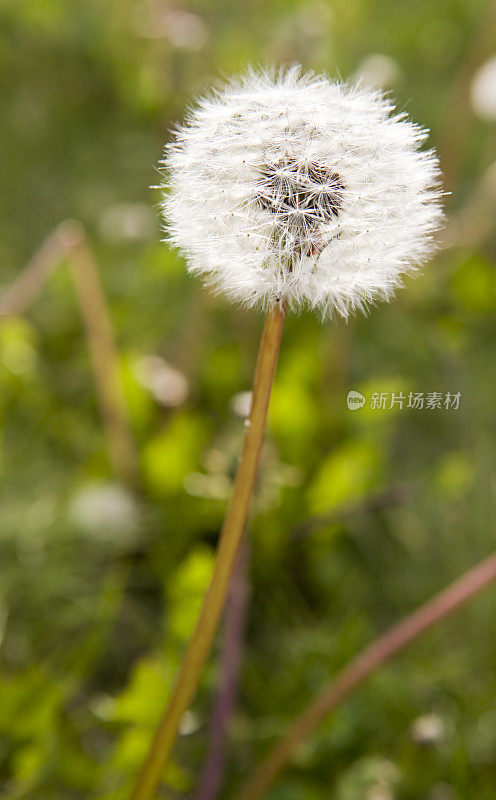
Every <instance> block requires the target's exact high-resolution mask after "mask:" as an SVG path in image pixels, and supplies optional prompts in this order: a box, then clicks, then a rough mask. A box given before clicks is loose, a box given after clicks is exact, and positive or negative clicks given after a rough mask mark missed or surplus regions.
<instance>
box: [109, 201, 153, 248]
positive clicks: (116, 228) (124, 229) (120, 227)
mask: <svg viewBox="0 0 496 800" xmlns="http://www.w3.org/2000/svg"><path fill="white" fill-rule="evenodd" d="M99 224H100V232H101V234H102V236H103V237H104V238H105V239H107V240H108V241H109V242H120V241H134V240H139V239H150V238H151V237H152V236H153V233H154V231H155V224H156V223H155V219H154V218H153V212H152V210H151V209H150V208H149V206H147V205H146V203H116V204H115V205H113V206H109V208H106V209H105V210H104V211H103V212H102V213H101V215H100V219H99Z"/></svg>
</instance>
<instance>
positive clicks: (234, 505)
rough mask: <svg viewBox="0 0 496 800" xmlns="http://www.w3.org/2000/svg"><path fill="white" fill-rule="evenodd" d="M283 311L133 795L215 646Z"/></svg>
mask: <svg viewBox="0 0 496 800" xmlns="http://www.w3.org/2000/svg"><path fill="white" fill-rule="evenodd" d="M284 316H285V309H284V306H283V304H282V303H281V302H279V301H278V302H276V303H275V304H274V306H273V307H272V308H271V310H270V311H269V312H268V314H267V317H266V320H265V326H264V331H263V334H262V340H261V343H260V348H259V352H258V358H257V365H256V368H255V377H254V382H253V394H252V402H251V410H250V415H249V417H248V419H247V421H246V431H245V436H244V441H243V448H242V452H241V458H240V461H239V465H238V469H237V472H236V478H235V481H234V488H233V493H232V496H231V500H230V503H229V506H228V509H227V512H226V517H225V520H224V525H223V527H222V532H221V535H220V539H219V545H218V549H217V556H216V559H215V564H214V571H213V575H212V579H211V582H210V586H209V588H208V589H207V592H206V594H205V598H204V601H203V606H202V609H201V611H200V614H199V617H198V620H197V623H196V627H195V630H194V632H193V635H192V637H191V639H190V642H189V644H188V647H187V649H186V653H185V656H184V659H183V662H182V665H181V668H180V671H179V674H178V676H177V679H176V683H175V686H174V689H173V691H172V694H171V696H170V698H169V700H168V703H167V706H166V708H165V710H164V712H163V714H162V717H161V719H160V721H159V724H158V727H157V729H156V732H155V735H154V737H153V740H152V743H151V746H150V749H149V752H148V755H147V757H146V759H145V762H144V764H143V767H142V769H141V772H140V774H139V776H138V780H137V783H136V786H135V788H134V791H133V793H132V795H131V797H132V800H152V798H153V797H154V795H155V792H156V790H157V787H158V785H159V783H160V779H161V777H162V774H163V771H164V767H165V765H166V764H167V762H168V759H169V757H170V754H171V752H172V748H173V746H174V743H175V741H176V737H177V733H178V729H179V724H180V721H181V717H182V716H183V714H184V712H185V711H187V709H188V708H189V706H190V704H191V702H192V700H193V698H194V696H195V693H196V689H197V687H198V684H199V681H200V678H201V674H202V671H203V667H204V666H205V663H206V661H207V658H208V655H209V653H210V649H211V647H212V642H213V639H214V636H215V632H216V630H217V627H218V624H219V621H220V617H221V614H222V610H223V607H224V603H225V600H226V595H227V592H228V588H229V581H230V578H231V575H232V571H233V568H234V564H235V561H236V556H237V554H238V550H239V547H240V543H241V539H242V536H243V531H244V528H245V525H246V521H247V519H248V514H249V510H250V505H251V500H252V497H253V491H254V488H255V480H256V476H257V472H258V465H259V462H260V455H261V451H262V444H263V439H264V433H265V425H266V419H267V411H268V407H269V399H270V393H271V389H272V382H273V379H274V374H275V370H276V365H277V359H278V354H279V347H280V342H281V336H282V330H283V326H284Z"/></svg>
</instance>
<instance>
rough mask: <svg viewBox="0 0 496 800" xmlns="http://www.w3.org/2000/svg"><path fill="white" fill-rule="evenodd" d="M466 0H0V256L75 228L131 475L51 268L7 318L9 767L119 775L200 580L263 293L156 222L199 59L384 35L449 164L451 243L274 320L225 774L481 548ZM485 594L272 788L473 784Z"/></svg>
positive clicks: (488, 373)
mask: <svg viewBox="0 0 496 800" xmlns="http://www.w3.org/2000/svg"><path fill="white" fill-rule="evenodd" d="M492 5H494V4H492ZM487 7H488V4H487V3H486V2H483V1H482V0H480V2H479V0H471V1H470V2H467V1H466V0H465V2H461V0H443V2H439V3H432V2H428V1H427V0H419V2H416V3H408V2H406V1H405V0H401V1H399V0H394V1H393V0H346V2H345V0H331V1H330V2H324V0H320V1H319V0H310V1H307V2H296V0H291V2H288V0H286V1H285V2H282V0H276V1H275V2H272V3H270V4H267V3H262V2H260V0H252V2H250V3H245V4H240V5H237V4H233V3H231V2H227V0H224V1H222V0H213V1H212V0H210V2H208V3H207V2H205V0H203V1H202V0H197V2H182V3H179V2H178V3H177V4H175V5H173V4H171V3H168V2H165V0H150V1H149V2H146V1H145V2H131V0H120V1H119V2H117V0H105V2H101V1H100V2H97V0H86V2H82V0H73V2H72V3H70V4H68V3H66V2H63V0H22V1H21V2H16V1H15V0H4V2H3V3H2V5H1V7H0V90H1V97H2V110H3V114H2V126H0V153H1V154H2V156H1V157H2V175H3V184H4V192H3V193H2V198H1V200H0V203H1V214H0V283H1V285H2V286H3V288H7V287H8V286H9V285H10V283H11V282H12V281H13V280H14V279H15V278H16V276H17V275H18V274H19V272H20V270H21V268H22V267H23V266H24V264H25V263H26V262H27V261H28V259H29V258H30V256H31V255H32V253H33V252H34V251H35V250H36V248H37V247H38V246H39V244H40V243H41V241H42V240H43V239H44V238H45V237H46V235H47V234H48V233H49V232H50V231H51V230H52V229H53V228H54V227H55V226H56V225H58V224H59V223H60V221H61V220H63V219H65V218H67V217H74V218H77V219H80V220H81V221H82V222H83V223H84V225H85V226H86V227H87V229H88V231H89V238H90V241H91V245H92V247H93V248H94V251H95V254H96V258H97V263H98V265H99V267H100V269H101V276H102V280H103V282H104V286H105V291H106V294H107V296H108V299H109V303H110V311H111V316H112V321H113V324H114V326H115V331H116V337H117V340H118V344H119V351H120V359H121V365H122V375H123V381H124V386H125V391H126V397H127V401H128V406H129V409H130V415H131V420H132V425H133V431H134V435H135V437H136V440H137V443H138V447H139V457H140V464H141V478H142V483H143V489H142V491H141V492H140V493H139V494H136V495H133V494H131V493H130V492H129V491H128V490H127V489H125V488H124V487H123V486H120V485H119V484H118V483H117V481H116V478H115V476H114V474H113V473H112V470H111V466H110V461H109V455H108V452H107V447H106V442H105V437H104V432H103V430H102V426H101V424H100V419H99V413H98V406H97V399H96V392H95V387H94V385H93V383H92V378H91V370H90V365H89V356H88V350H87V342H86V340H85V337H84V333H83V330H82V327H81V323H80V319H79V315H78V313H77V308H76V300H75V298H74V295H73V290H72V286H71V284H70V279H69V277H68V275H67V273H66V272H64V271H63V270H60V271H58V272H56V273H55V274H54V275H53V277H52V278H51V279H50V282H49V283H48V284H47V286H46V287H45V289H44V290H43V293H42V294H41V295H40V297H39V298H38V299H37V300H36V302H35V303H34V304H33V305H32V307H31V308H30V310H29V312H28V314H27V315H26V317H25V318H23V319H4V320H2V321H1V324H0V389H1V391H0V422H1V427H2V434H1V456H0V474H1V483H2V485H1V490H0V492H1V494H0V497H1V506H0V555H1V563H2V581H1V592H0V623H1V624H0V628H1V636H2V653H1V661H0V669H1V682H0V685H1V689H0V695H1V697H0V707H1V708H2V713H1V715H0V769H1V774H2V783H3V788H2V790H1V791H2V792H3V794H2V796H4V797H6V798H26V800H35V799H36V800H40V799H41V800H45V798H46V800H69V799H71V800H72V798H83V797H85V798H86V797H88V796H95V797H98V798H99V800H119V799H120V798H121V797H122V798H124V797H126V792H127V788H126V787H127V786H128V784H129V780H130V778H131V776H132V774H133V771H134V770H135V769H136V766H137V765H138V763H139V760H140V755H141V753H142V752H143V750H144V747H145V746H146V742H147V737H148V735H149V731H150V730H151V727H152V726H153V724H154V720H155V719H156V715H157V713H158V710H159V706H160V704H161V702H162V698H163V696H164V694H165V692H166V691H167V687H168V686H169V685H170V681H171V679H172V676H173V674H174V672H175V670H176V668H177V665H178V661H179V656H180V650H181V647H182V645H183V643H184V642H185V641H186V639H187V637H188V633H189V630H190V628H191V625H192V620H193V618H194V609H195V607H196V606H197V603H198V598H199V597H200V596H201V592H202V590H203V588H204V586H205V584H206V581H207V579H208V572H209V569H210V566H211V561H212V553H213V548H214V545H215V541H216V536H217V532H218V529H219V525H220V522H221V519H222V514H223V508H224V502H225V496H226V493H227V491H228V487H229V480H230V478H231V476H232V472H233V468H234V464H235V460H236V457H237V453H238V451H239V444H240V440H241V435H242V421H241V418H240V417H239V416H238V414H237V412H236V408H239V403H240V402H241V401H242V397H241V398H240V397H239V395H240V393H242V392H244V391H246V389H247V388H248V387H249V383H250V378H251V371H252V366H253V360H254V356H255V351H256V346H257V339H258V335H259V330H260V327H261V320H260V318H259V317H258V316H257V315H256V314H254V313H247V312H244V311H240V310H238V309H235V308H231V307H230V306H228V305H227V304H225V303H224V301H223V300H222V299H213V298H212V297H210V296H209V295H208V293H207V292H206V291H204V290H203V289H201V287H199V286H198V285H197V283H196V282H195V281H194V280H193V279H191V278H190V277H188V276H187V275H186V274H185V271H184V265H183V263H182V261H181V259H180V258H179V256H177V255H176V254H174V253H172V252H170V251H169V250H168V249H167V247H165V246H164V245H162V244H160V243H159V239H160V227H159V222H158V215H157V213H156V209H155V206H156V203H157V199H158V198H157V194H156V192H154V191H153V190H150V189H148V186H150V185H152V184H155V183H156V182H157V172H156V169H155V164H156V163H157V161H158V160H159V158H160V156H161V149H162V145H163V141H164V140H165V138H166V137H167V135H168V134H167V131H168V129H169V128H170V127H171V125H172V124H173V123H174V121H175V120H176V119H178V118H180V117H181V116H182V114H183V112H184V108H185V106H186V105H187V104H188V103H189V102H190V101H191V99H192V98H193V97H194V96H195V95H196V94H197V93H198V92H199V91H201V90H202V89H203V88H204V87H206V86H208V85H209V84H210V82H211V81H212V80H215V79H216V78H217V77H218V76H219V75H223V74H228V73H231V72H233V71H236V70H238V69H242V68H243V67H244V66H245V64H246V63H247V62H255V63H267V62H275V63H282V62H285V61H293V60H300V61H302V62H303V63H304V64H305V66H308V67H312V68H315V69H323V70H326V71H328V72H329V73H330V74H331V75H342V76H343V77H348V76H353V75H355V74H357V73H359V72H360V71H363V70H364V69H365V66H366V63H365V66H364V59H367V58H368V57H369V56H371V55H373V54H377V53H380V54H383V55H386V56H388V58H389V59H390V62H389V66H390V67H391V65H393V67H394V69H392V70H391V69H390V71H389V76H390V79H391V80H392V85H391V86H389V85H388V86H387V88H388V89H391V91H392V93H393V95H394V96H395V97H397V99H398V105H399V107H400V108H404V109H406V110H407V111H408V112H409V113H411V114H412V116H413V117H414V118H415V119H416V120H417V121H419V122H421V123H422V124H425V125H427V126H428V127H430V128H431V130H432V140H433V142H434V144H436V145H438V146H439V148H440V155H441V159H442V161H443V163H445V164H446V165H447V166H448V167H449V168H450V180H451V186H450V188H451V190H452V195H451V197H449V198H448V199H447V211H448V217H449V221H448V227H447V232H446V236H445V239H446V246H445V248H444V249H443V250H442V252H441V253H440V255H439V256H438V257H437V259H436V260H435V261H434V262H433V263H431V264H430V265H429V266H428V267H427V269H426V271H425V273H424V275H422V276H421V277H419V278H417V279H416V280H415V281H410V282H409V285H408V287H407V289H406V290H405V291H404V292H402V293H401V294H400V295H399V297H398V299H397V300H396V301H395V302H394V303H392V304H391V305H389V306H384V305H383V306H380V307H379V308H378V309H377V310H375V311H374V312H373V313H372V314H371V315H370V317H369V318H367V319H362V318H358V319H356V320H355V321H353V322H352V323H351V324H349V325H348V326H345V325H343V324H338V325H337V326H331V325H325V326H322V325H321V324H320V322H319V321H318V320H317V319H315V318H314V317H312V316H311V315H309V314H303V315H301V316H300V317H294V318H291V319H289V321H288V323H287V330H286V333H285V340H284V345H283V350H282V353H281V363H280V369H279V372H278V376H277V380H276V386H275V392H274V402H273V406H272V411H271V424H270V432H269V436H268V440H267V445H266V449H265V455H264V463H263V465H262V470H263V471H262V481H261V491H260V494H259V498H258V501H257V508H256V511H257V513H256V516H255V518H254V520H253V524H252V535H253V565H252V599H251V608H250V621H249V630H248V641H247V645H246V652H245V659H244V667H243V675H242V690H241V698H240V704H239V709H238V712H237V714H236V716H235V719H234V720H233V726H232V739H231V745H230V752H229V756H230V760H229V771H228V776H227V782H226V787H225V793H224V796H225V797H226V798H228V797H232V796H234V793H235V788H236V787H237V786H238V785H239V780H240V777H241V776H242V775H245V774H246V772H247V771H249V769H250V766H251V765H252V764H253V762H254V760H255V759H256V758H257V757H259V756H260V755H261V754H262V753H263V752H265V750H266V748H267V745H268V744H270V742H271V741H272V740H273V737H275V736H277V735H278V734H280V733H281V732H282V730H283V728H284V725H285V724H286V722H287V721H289V719H290V718H291V717H292V716H293V714H294V713H295V711H297V710H299V709H300V708H301V707H303V705H304V704H305V702H306V700H307V699H309V698H310V696H311V695H312V694H313V693H314V692H315V691H316V690H317V689H318V688H320V686H321V685H322V684H323V683H324V682H325V681H326V680H327V679H328V678H329V676H330V674H332V673H334V672H335V671H337V669H338V668H339V667H340V666H342V664H343V663H344V662H345V661H346V660H347V659H348V658H349V657H350V656H351V655H353V654H354V652H355V651H356V649H357V648H358V647H360V646H361V645H362V644H364V643H365V642H367V641H368V640H369V639H371V638H372V637H373V635H374V634H375V633H376V632H378V631H381V630H383V629H384V628H385V627H386V626H387V625H388V624H390V623H391V622H393V621H394V620H396V619H398V618H399V616H400V615H401V614H403V613H405V612H406V611H408V610H410V609H411V608H412V607H413V606H414V605H415V604H416V603H418V602H420V601H422V600H424V599H425V598H426V597H427V596H429V595H430V594H431V593H433V592H434V591H435V590H436V589H438V588H440V587H441V586H442V585H443V584H445V583H446V582H447V581H448V580H449V579H451V578H452V577H454V576H455V575H457V574H459V573H461V572H462V571H463V570H464V569H465V568H467V567H468V566H470V565H472V564H473V563H475V562H476V561H477V560H478V559H479V558H481V557H483V556H484V555H485V554H486V553H487V552H489V551H490V550H491V549H492V548H493V546H494V545H493V539H494V537H493V532H492V523H493V511H492V509H493V507H494V492H495V490H494V479H493V475H494V468H495V452H494V444H493V443H494V441H495V434H496V430H495V428H496V422H495V415H494V394H495V388H496V387H495V382H494V377H493V376H494V336H495V331H496V325H495V314H494V312H495V310H496V290H495V285H496V284H495V274H496V273H495V267H496V237H495V233H494V224H493V219H494V210H495V205H496V190H495V182H496V173H495V170H494V166H493V167H492V171H491V169H490V167H491V164H492V162H494V158H495V152H496V148H495V140H496V136H495V127H494V122H491V121H483V120H480V119H478V118H477V117H476V116H475V115H474V113H473V111H472V108H471V105H470V98H469V89H470V78H471V76H472V73H473V71H474V70H476V69H477V68H478V66H479V64H480V63H481V62H482V61H484V60H485V59H486V58H487V57H488V56H489V55H492V54H494V52H495V51H496V33H495V32H494V27H492V28H491V27H490V26H488V25H487V19H488V18H487V17H486V16H485V14H486V13H487ZM474 43H475V45H476V46H475V45H474ZM474 54H475V55H474ZM467 69H468V70H469V74H468V77H467ZM369 70H370V65H369ZM453 97H455V98H456V102H455V104H454V106H453V100H452V98H453ZM450 103H451V105H450ZM447 119H448V120H449V121H450V122H449V125H447V122H446V120H447ZM462 134H463V135H462ZM458 140H459V142H460V143H461V147H462V149H461V153H460V160H459V163H457V165H456V170H453V171H451V164H452V163H453V162H451V161H449V159H451V155H450V154H451V153H452V152H453V150H452V148H453V147H454V146H455V145H457V144H458ZM455 149H456V148H455ZM151 355H153V356H158V357H159V359H158V360H157V359H156V358H155V359H151V360H150V358H149V356H151ZM172 367H173V368H174V370H175V371H176V373H175V381H176V383H174V378H173V377H171V376H173V375H174V373H173V372H171V368H172ZM178 375H179V378H178ZM181 376H182V377H181ZM178 381H179V382H178ZM185 387H186V388H185ZM349 389H356V390H359V391H364V393H366V394H367V395H368V396H369V395H370V393H371V392H372V391H399V390H400V389H401V390H402V391H403V392H408V391H423V392H430V391H439V392H448V391H451V392H453V391H455V392H456V391H460V392H461V393H462V403H461V407H460V410H459V411H454V410H448V411H444V410H439V411H427V410H425V411H408V410H406V409H404V410H401V411H399V410H396V411H395V412H394V413H393V412H391V413H388V412H377V413H376V412H367V411H366V410H364V411H363V413H362V412H356V413H350V412H348V411H347V410H346V403H345V399H346V394H347V392H348V390H349ZM357 464H359V465H360V470H359V472H358V473H357V471H356V465H357ZM400 483H401V484H403V483H405V484H407V485H408V486H411V488H412V496H411V499H408V501H407V502H406V503H404V504H402V505H399V506H398V505H397V506H392V507H391V508H385V509H382V510H376V511H370V510H369V511H368V512H366V513H361V514H351V515H345V516H343V517H342V518H341V519H339V520H338V521H336V520H335V521H334V522H332V523H329V525H327V526H325V525H324V526H323V527H321V528H318V529H316V530H314V531H313V532H312V533H311V534H309V535H307V536H305V537H300V538H298V537H294V536H292V535H291V531H292V530H293V529H294V527H295V525H297V524H299V523H304V522H305V520H307V519H308V518H309V517H311V516H313V515H315V514H320V513H327V512H334V511H336V510H339V509H340V508H343V507H345V508H348V507H349V506H350V505H351V504H353V503H354V502H356V501H357V500H358V501H360V500H361V499H363V498H364V497H366V496H368V495H369V493H371V492H374V491H376V490H382V489H388V488H389V487H391V486H395V485H397V484H400ZM495 612H496V597H495V595H494V592H491V591H489V592H488V593H487V594H485V595H484V596H483V597H481V598H480V599H478V600H477V601H476V603H475V604H474V605H473V606H471V607H470V608H469V609H467V610H465V611H463V612H462V613H461V614H459V615H458V616H457V617H456V618H455V619H453V620H451V621H449V622H448V623H446V624H445V625H444V626H443V627H442V628H440V629H439V630H438V631H434V632H432V633H430V634H429V635H428V636H427V637H426V638H425V639H424V640H423V641H422V642H420V643H419V644H418V645H417V646H416V647H415V649H414V650H412V651H410V652H409V653H408V654H406V655H404V656H402V657H401V659H400V660H399V661H398V662H397V663H395V664H393V665H391V666H389V667H388V668H386V669H385V670H383V671H382V672H381V673H380V674H379V675H377V676H376V677H375V678H373V679H372V681H371V682H370V683H369V684H368V685H367V686H366V687H364V688H363V689H362V690H361V692H360V694H359V696H357V697H355V698H354V699H352V700H351V701H350V702H349V703H348V704H347V705H346V706H344V707H343V708H342V709H340V710H339V711H338V712H337V714H336V715H335V716H334V718H333V720H331V721H329V723H328V724H326V725H325V726H323V728H322V729H321V730H320V731H319V733H318V734H317V735H316V736H314V737H313V738H312V740H311V741H309V742H308V743H307V745H306V746H305V748H304V750H303V751H302V752H301V753H299V755H298V758H297V759H296V761H295V763H294V764H293V766H292V769H291V771H289V772H288V773H287V774H286V776H285V778H284V780H283V781H281V783H280V784H279V785H278V786H277V787H276V788H275V789H274V790H273V791H272V792H271V794H270V798H271V800H277V799H278V798H280V800H292V798H293V797H294V798H298V800H300V798H301V800H314V798H320V797H327V796H330V794H331V793H332V796H333V797H334V796H335V797H337V798H338V799H339V800H390V799H391V798H397V799H398V800H471V798H474V799H475V798H476V800H493V798H494V794H495V791H496V764H495V754H494V740H495V737H496V712H495V707H494V697H495V690H496V685H495V683H496V682H495V674H496V671H495V670H496V656H495V650H494V645H493V641H494V615H495ZM215 680H216V666H215V663H212V664H211V666H210V667H209V669H208V671H207V674H206V676H205V681H204V685H203V691H202V693H201V696H200V698H199V700H198V702H197V704H196V705H195V708H194V709H193V712H192V715H191V718H190V719H189V720H187V728H188V733H187V735H186V734H185V735H184V736H183V737H182V740H181V742H180V746H179V748H178V752H177V761H176V765H175V767H174V769H173V770H172V771H171V772H170V774H169V775H168V776H167V777H168V781H169V783H170V785H171V787H172V789H171V796H177V795H178V794H183V793H187V792H188V791H189V790H190V789H192V788H193V786H194V778H195V775H197V774H198V770H199V768H200V766H201V763H202V758H203V756H204V753H205V750H206V745H207V741H206V722H207V719H208V713H209V709H210V700H211V691H212V689H213V688H214V686H215ZM426 720H427V723H426ZM433 720H434V723H433ZM429 721H430V727H429V724H428V723H429ZM426 731H427V734H428V733H429V731H431V732H432V731H434V733H435V735H434V734H432V735H431V736H430V737H429V735H427V734H426Z"/></svg>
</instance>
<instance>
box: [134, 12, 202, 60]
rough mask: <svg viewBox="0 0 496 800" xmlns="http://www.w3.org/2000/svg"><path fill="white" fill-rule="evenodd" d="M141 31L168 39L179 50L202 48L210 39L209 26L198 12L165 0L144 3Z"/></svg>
mask: <svg viewBox="0 0 496 800" xmlns="http://www.w3.org/2000/svg"><path fill="white" fill-rule="evenodd" d="M141 16H142V17H143V19H142V22H141V24H140V28H141V33H142V35H143V36H146V37H147V38H150V39H167V40H168V41H169V43H170V44H171V45H172V46H173V47H177V49H178V50H201V49H202V47H204V45H205V44H206V43H207V41H208V28H207V26H206V24H205V22H204V21H203V19H202V18H201V17H199V16H198V14H193V13H192V12H191V11H187V10H186V9H184V8H179V7H176V6H174V5H172V4H171V3H168V2H164V0H157V2H152V3H144V4H143V6H142V8H141Z"/></svg>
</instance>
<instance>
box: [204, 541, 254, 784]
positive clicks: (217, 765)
mask: <svg viewBox="0 0 496 800" xmlns="http://www.w3.org/2000/svg"><path fill="white" fill-rule="evenodd" d="M248 564H249V547H248V540H247V538H246V536H245V537H244V539H243V542H242V544H241V548H240V551H239V553H238V557H237V560H236V566H235V568H234V572H233V574H232V577H231V583H230V587H229V596H228V602H227V609H226V617H225V623H224V641H223V646H222V655H221V665H220V680H219V688H218V691H217V695H216V698H215V705H214V709H213V712H212V717H211V722H210V735H209V747H208V753H207V757H206V760H205V764H204V766H203V771H202V774H201V777H200V780H199V782H198V786H197V788H196V791H195V793H194V794H193V795H192V798H191V800H215V798H217V796H218V794H219V791H220V789H221V787H222V782H223V779H224V773H225V766H226V754H227V747H226V743H227V737H228V732H229V724H230V721H231V719H232V715H233V713H234V709H235V706H236V697H237V693H238V683H239V672H240V667H241V661H242V656H243V645H244V632H245V624H246V616H247V613H246V612H247V608H248V599H249V583H248Z"/></svg>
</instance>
